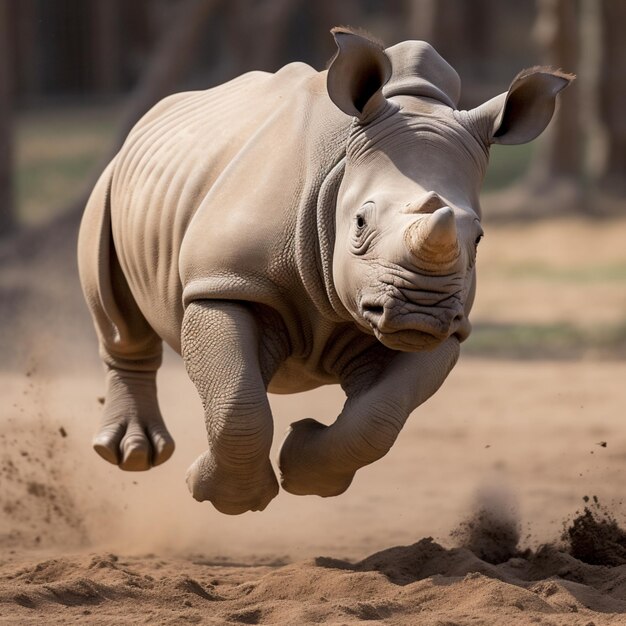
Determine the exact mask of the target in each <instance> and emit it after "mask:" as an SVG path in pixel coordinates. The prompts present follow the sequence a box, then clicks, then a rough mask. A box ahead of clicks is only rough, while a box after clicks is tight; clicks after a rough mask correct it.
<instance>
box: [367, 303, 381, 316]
mask: <svg viewBox="0 0 626 626" xmlns="http://www.w3.org/2000/svg"><path fill="white" fill-rule="evenodd" d="M363 310H364V311H368V312H369V313H373V314H374V315H382V314H383V312H384V311H385V309H384V308H383V307H382V306H381V305H380V304H364V305H363Z"/></svg>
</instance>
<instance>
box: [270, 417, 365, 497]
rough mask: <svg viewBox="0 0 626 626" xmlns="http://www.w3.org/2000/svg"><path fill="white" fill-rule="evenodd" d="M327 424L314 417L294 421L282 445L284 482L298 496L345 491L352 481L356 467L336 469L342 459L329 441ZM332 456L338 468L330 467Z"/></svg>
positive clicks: (337, 493) (290, 491) (281, 459)
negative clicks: (336, 454)
mask: <svg viewBox="0 0 626 626" xmlns="http://www.w3.org/2000/svg"><path fill="white" fill-rule="evenodd" d="M328 428H329V427H328V426H325V425H324V424H320V423H319V422H318V421H316V420H314V419H305V420H300V421H299V422H294V423H293V424H291V426H290V428H289V430H288V431H287V434H286V436H285V439H284V441H283V444H282V446H281V449H280V456H279V461H278V463H279V467H280V474H281V485H282V487H283V489H284V490H285V491H288V492H289V493H292V494H294V495H297V496H308V495H316V496H322V497H324V498H327V497H331V496H338V495H339V494H342V493H343V492H344V491H345V490H346V489H347V488H348V487H349V486H350V483H352V479H353V478H354V474H355V472H356V470H349V469H346V470H344V471H341V470H338V469H336V464H337V461H339V459H332V455H333V453H334V451H333V450H332V448H331V447H330V446H329V445H328V441H327V440H326V439H327V437H326V434H327V433H328ZM329 457H330V458H331V459H332V461H333V465H335V468H331V467H330V463H329V462H328V459H329Z"/></svg>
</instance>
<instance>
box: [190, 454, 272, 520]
mask: <svg viewBox="0 0 626 626" xmlns="http://www.w3.org/2000/svg"><path fill="white" fill-rule="evenodd" d="M187 486H188V487H189V491H190V492H191V495H192V496H193V497H194V498H195V499H196V500H198V502H203V501H205V500H209V501H210V502H211V503H212V504H213V506H214V507H215V508H216V509H217V510H218V511H220V513H226V514H227V515H239V514H240V513H245V512H246V511H262V510H263V509H264V508H265V507H266V506H267V505H268V504H269V503H270V501H271V500H273V499H274V498H275V497H276V496H277V495H278V481H277V480H276V475H275V474H274V470H273V469H272V465H271V463H270V461H269V459H267V460H266V461H265V462H263V464H262V465H261V467H260V468H258V469H257V470H256V471H250V470H249V469H248V468H246V472H245V474H240V475H236V474H235V473H234V472H233V471H232V470H231V471H226V470H224V469H222V468H220V467H218V465H217V463H216V461H215V457H214V456H213V455H212V454H211V452H210V451H207V452H204V453H203V454H201V455H200V456H199V457H198V458H197V459H196V460H195V461H194V463H193V464H192V465H191V467H190V468H189V469H188V470H187Z"/></svg>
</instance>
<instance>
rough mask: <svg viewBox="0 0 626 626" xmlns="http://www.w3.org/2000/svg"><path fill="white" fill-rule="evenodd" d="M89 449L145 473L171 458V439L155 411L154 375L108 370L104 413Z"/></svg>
mask: <svg viewBox="0 0 626 626" xmlns="http://www.w3.org/2000/svg"><path fill="white" fill-rule="evenodd" d="M93 447H94V450H95V451H96V452H97V453H98V454H99V455H100V456H101V457H102V458H103V459H105V460H106V461H109V462H110V463H113V464H115V465H119V467H120V469H123V470H127V471H142V470H148V469H150V468H151V467H153V466H156V465H160V464H161V463H164V462H165V461H167V460H168V459H169V458H170V457H171V456H172V454H173V452H174V440H173V439H172V437H171V435H170V434H169V432H168V431H167V428H166V427H165V423H164V422H163V418H162V417H161V411H160V410H159V405H158V402H157V395H156V372H150V371H148V372H141V371H131V370H123V369H118V368H114V367H109V369H108V372H107V390H106V396H105V404H104V414H103V416H102V421H101V424H100V428H99V430H98V433H97V434H96V436H95V437H94V439H93Z"/></svg>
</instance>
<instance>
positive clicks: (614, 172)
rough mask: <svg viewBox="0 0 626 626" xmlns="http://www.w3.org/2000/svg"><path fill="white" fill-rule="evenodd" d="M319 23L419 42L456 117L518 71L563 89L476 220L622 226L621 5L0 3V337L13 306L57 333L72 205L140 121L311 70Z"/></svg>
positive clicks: (325, 44)
mask: <svg viewBox="0 0 626 626" xmlns="http://www.w3.org/2000/svg"><path fill="white" fill-rule="evenodd" d="M334 25H353V26H359V27H361V28H364V29H366V30H369V31H370V32H372V33H373V34H375V35H376V36H378V37H379V38H381V39H382V40H383V41H385V42H386V44H387V45H393V44H394V43H397V42H399V41H402V40H404V39H411V38H412V39H425V40H427V41H429V42H431V43H432V44H433V45H434V46H435V48H436V49H437V50H438V51H439V52H440V53H441V54H442V56H443V57H444V58H445V59H446V60H447V61H448V62H449V63H450V64H451V65H452V66H453V67H454V68H455V69H456V70H457V71H458V72H459V74H460V76H461V79H462V83H463V95H462V101H461V107H462V108H468V107H472V106H475V105H477V104H479V103H480V102H482V101H484V100H486V99H488V98H490V97H492V96H494V95H496V94H498V93H501V92H503V91H505V90H506V88H507V87H508V85H509V83H510V81H511V80H512V79H513V77H514V76H515V74H516V73H517V72H518V71H519V70H521V69H522V68H525V67H529V66H532V65H536V64H549V65H553V66H556V67H560V68H563V69H564V70H565V71H568V72H572V73H575V74H577V76H578V79H577V81H575V83H574V84H573V86H571V87H570V88H569V89H568V90H567V92H566V93H565V94H564V96H563V97H562V98H560V103H559V111H558V114H557V115H556V117H555V119H554V120H553V122H552V124H551V126H550V128H549V130H548V131H547V132H546V133H544V135H542V137H541V138H540V139H539V140H537V141H536V142H533V143H532V144H529V145H524V146H514V147H513V146H512V147H508V146H506V147H500V146H495V147H494V148H493V150H492V157H491V165H490V169H489V173H488V176H487V180H486V182H485V191H486V192H487V193H486V194H485V195H484V197H483V206H484V208H485V211H484V213H485V218H486V220H488V221H489V220H492V221H498V220H500V221H501V222H503V223H511V220H513V221H515V220H517V221H518V222H519V221H520V219H523V220H525V221H526V218H527V217H528V216H532V217H534V218H540V217H555V216H557V217H558V216H561V217H563V216H566V217H567V216H579V217H580V216H583V218H582V219H587V220H596V221H597V220H603V221H606V218H607V217H613V218H615V217H619V216H624V215H626V37H625V36H624V27H625V26H626V1H624V0H384V1H382V0H315V1H310V0H309V1H307V0H132V1H129V0H0V146H1V147H2V150H1V151H0V305H1V307H0V313H2V315H3V317H4V319H5V322H4V329H5V333H7V332H10V333H11V334H13V333H14V331H15V332H17V330H16V329H18V328H19V327H20V324H21V325H22V327H23V328H27V326H26V323H25V322H23V319H22V318H23V312H24V310H25V308H27V307H29V303H30V309H31V310H32V309H33V308H36V307H37V306H39V305H41V306H44V307H46V306H49V303H50V302H51V301H54V302H56V303H57V304H58V303H60V305H61V308H62V309H63V307H65V309H64V310H65V312H66V314H67V316H69V317H70V318H72V319H73V318H74V316H75V310H76V309H75V308H74V307H78V308H80V310H81V311H82V310H83V309H82V304H81V303H80V302H79V300H80V296H79V295H78V292H77V290H76V281H75V237H76V231H77V227H78V222H79V220H80V215H81V212H82V209H83V206H84V201H85V198H86V195H87V194H88V192H89V189H90V188H91V187H92V185H93V183H94V181H95V179H96V177H97V176H98V174H99V173H100V171H101V170H102V169H103V167H104V165H105V163H106V162H107V160H108V159H109V158H110V157H111V156H112V155H113V154H114V153H115V151H116V150H117V149H118V148H119V146H120V144H121V142H122V141H123V139H124V137H125V136H126V134H127V133H128V131H129V129H130V128H131V127H132V125H133V124H134V123H135V122H136V121H137V120H138V119H139V117H141V115H142V114H143V113H144V112H146V111H147V110H148V109H149V108H150V107H151V106H152V105H153V104H154V103H155V102H157V101H158V100H159V99H161V98H163V97H164V96H166V95H168V94H169V93H172V92H176V91H181V90H187V89H205V88H209V87H211V86H214V85H216V84H219V83H221V82H224V81H226V80H228V79H230V78H233V77H234V76H236V75H238V74H241V73H242V72H245V71H248V70H252V69H262V70H269V71H274V70H276V69H278V68H279V67H280V66H282V65H284V64H285V63H287V62H290V61H294V60H300V61H305V62H307V63H310V64H311V65H313V66H314V67H315V68H317V69H320V70H321V69H323V68H324V67H325V66H326V64H327V62H328V60H329V59H330V58H331V57H332V55H333V54H334V42H333V39H332V36H331V35H330V33H329V29H330V28H331V27H332V26H334ZM611 263H613V265H611V267H610V268H609V270H610V271H609V273H610V274H611V277H612V278H611V279H610V280H614V279H615V276H617V280H622V279H624V278H626V264H624V263H626V261H624V263H622V260H619V259H618V260H613V261H611ZM622 265H624V267H622ZM54 272H56V275H57V277H61V278H63V279H64V280H63V281H60V282H55V281H54V280H53V278H52V275H51V273H54ZM611 272H612V273H611ZM600 273H602V272H600ZM604 274H606V272H604ZM585 280H586V279H585ZM52 284H54V285H55V287H54V289H52V287H51V286H50V285H52ZM613 286H614V285H613ZM620 288H621V289H622V290H623V284H620ZM37 303H39V304H37ZM620 328H621V327H620ZM7 329H10V330H9V331H7ZM623 330H624V333H623V334H624V337H625V338H626V325H625V328H624V329H623ZM620 332H621V331H620ZM16 336H17V335H16ZM620 336H621V335H620ZM573 341H577V338H576V337H574V339H573ZM624 342H625V345H626V339H624ZM539 343H541V339H540V340H539Z"/></svg>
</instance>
